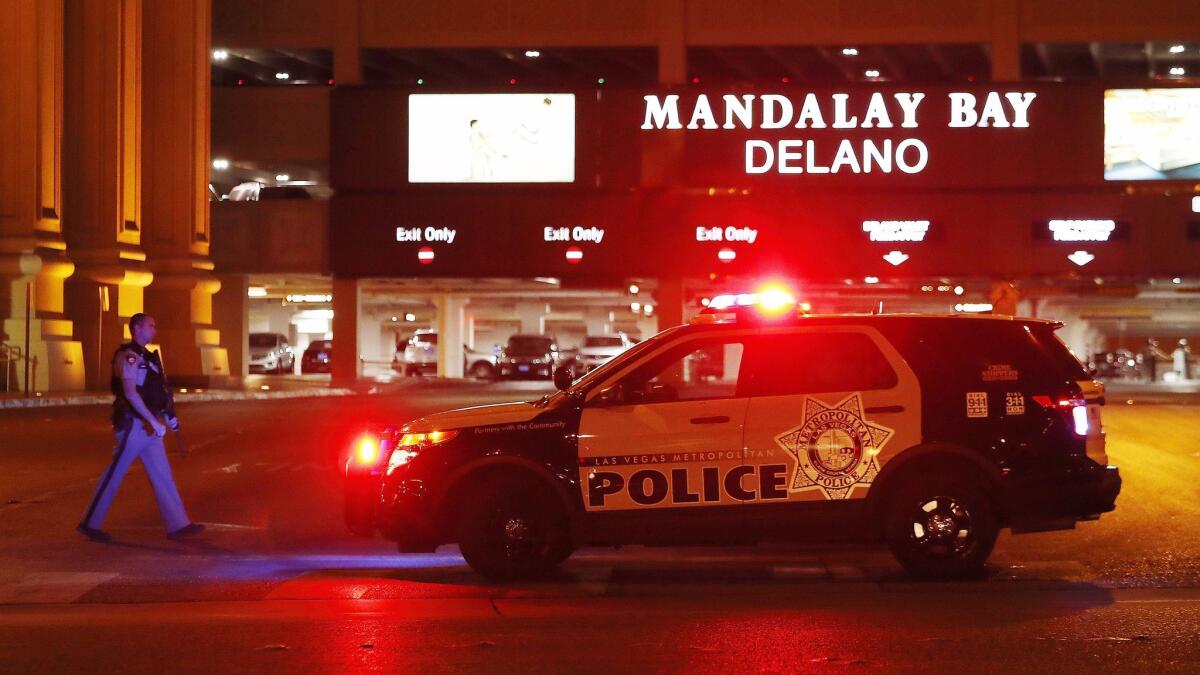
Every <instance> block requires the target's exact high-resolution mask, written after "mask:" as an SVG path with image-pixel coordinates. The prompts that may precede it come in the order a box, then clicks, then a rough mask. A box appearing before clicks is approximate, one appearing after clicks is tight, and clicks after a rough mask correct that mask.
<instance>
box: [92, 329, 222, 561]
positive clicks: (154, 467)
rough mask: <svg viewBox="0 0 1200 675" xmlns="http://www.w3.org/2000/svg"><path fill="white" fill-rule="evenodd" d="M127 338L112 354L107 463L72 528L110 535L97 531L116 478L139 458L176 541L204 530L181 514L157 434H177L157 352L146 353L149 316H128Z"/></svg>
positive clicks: (101, 536)
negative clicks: (111, 446) (112, 442)
mask: <svg viewBox="0 0 1200 675" xmlns="http://www.w3.org/2000/svg"><path fill="white" fill-rule="evenodd" d="M129 334H130V336H131V337H132V338H133V340H131V341H130V342H126V343H125V344H123V345H121V346H120V347H119V348H118V349H117V351H116V353H115V354H114V355H113V361H112V381H111V385H112V392H113V396H115V397H116V398H115V400H114V401H113V433H114V435H115V436H116V449H115V450H114V451H113V458H112V462H111V463H110V464H109V465H108V469H107V470H105V472H104V475H103V477H101V479H100V484H99V485H97V486H96V493H95V494H94V495H93V496H92V501H91V503H90V504H89V505H88V509H87V512H85V513H84V516H83V520H82V521H80V523H79V526H78V527H76V528H75V529H76V530H78V531H79V532H80V533H81V534H83V535H84V536H86V537H87V538H89V539H91V540H93V541H109V540H110V539H111V537H110V536H109V535H108V533H107V532H105V531H103V530H101V529H100V526H101V525H102V524H103V523H104V516H105V515H106V514H107V513H108V508H109V507H110V506H111V505H112V501H113V498H114V497H116V495H117V488H119V487H120V485H121V479H122V478H124V477H125V472H126V471H128V470H129V467H130V465H132V464H133V461H134V460H135V459H141V460H142V466H143V467H145V469H146V475H147V476H149V477H150V485H151V486H152V487H153V488H154V497H155V499H157V500H158V509H159V511H161V512H162V517H163V521H164V522H165V524H166V528H167V537H169V538H171V539H182V538H184V537H187V536H190V535H194V534H199V533H200V532H203V531H204V526H203V525H198V524H196V523H193V522H191V520H190V519H189V518H188V516H187V512H186V511H184V508H183V501H182V500H181V499H180V498H179V490H177V489H176V488H175V480H174V479H173V478H172V477H171V465H170V464H169V463H167V453H166V449H165V448H164V447H163V436H165V435H166V433H167V427H170V428H171V429H172V430H174V431H178V430H179V419H178V418H177V417H176V416H175V405H174V401H173V400H172V398H171V392H170V390H169V389H168V388H167V382H166V378H165V377H164V376H163V367H162V361H160V360H159V357H158V352H152V351H149V350H147V349H146V345H147V344H149V343H150V342H151V341H152V340H154V334H155V326H154V317H152V316H148V315H146V314H134V315H133V316H131V317H130V318H129Z"/></svg>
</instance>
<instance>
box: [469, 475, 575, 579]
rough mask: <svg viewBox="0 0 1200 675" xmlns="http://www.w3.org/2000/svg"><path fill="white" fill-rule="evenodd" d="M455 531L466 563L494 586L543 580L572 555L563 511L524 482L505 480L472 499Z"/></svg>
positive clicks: (555, 502)
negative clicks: (544, 576) (526, 580)
mask: <svg viewBox="0 0 1200 675" xmlns="http://www.w3.org/2000/svg"><path fill="white" fill-rule="evenodd" d="M458 531H459V536H458V540H459V547H460V548H461V549H462V554H463V558H465V559H466V561H467V564H468V565H470V566H471V568H472V569H474V570H475V571H476V572H478V573H479V574H480V575H482V576H483V577H485V578H487V579H490V580H493V581H510V580H515V579H527V578H532V577H537V576H542V575H545V574H547V573H548V572H550V571H551V570H553V569H554V567H555V566H556V565H558V564H559V563H561V562H562V561H563V560H565V559H566V558H567V556H569V555H570V554H571V548H570V540H569V537H568V533H567V524H566V514H565V513H563V509H562V506H561V505H560V504H559V503H558V501H557V499H556V498H555V497H554V495H551V494H549V493H548V492H547V491H546V490H544V489H541V488H540V486H533V485H530V484H528V483H527V482H521V481H504V482H501V483H498V484H495V485H493V486H492V488H491V489H489V490H485V491H483V492H481V493H479V494H477V495H474V497H473V498H472V499H471V500H470V501H469V502H468V503H467V504H464V505H463V510H462V512H461V514H460V518H459V527H458Z"/></svg>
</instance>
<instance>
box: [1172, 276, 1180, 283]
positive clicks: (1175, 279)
mask: <svg viewBox="0 0 1200 675" xmlns="http://www.w3.org/2000/svg"><path fill="white" fill-rule="evenodd" d="M1171 283H1173V284H1182V283H1183V279H1182V278H1180V277H1175V278H1173V279H1171Z"/></svg>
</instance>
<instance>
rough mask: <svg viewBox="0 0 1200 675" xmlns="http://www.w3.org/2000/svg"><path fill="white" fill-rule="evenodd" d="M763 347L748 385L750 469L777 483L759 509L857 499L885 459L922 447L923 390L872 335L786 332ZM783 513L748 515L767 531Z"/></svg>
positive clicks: (857, 330)
mask: <svg viewBox="0 0 1200 675" xmlns="http://www.w3.org/2000/svg"><path fill="white" fill-rule="evenodd" d="M760 340H761V342H760V343H758V344H756V348H755V349H754V350H753V352H752V353H753V359H752V362H751V363H748V364H747V369H748V373H747V375H746V377H747V382H746V386H745V387H744V390H745V391H746V392H747V393H748V394H749V395H750V403H749V406H748V408H747V412H746V433H745V445H746V461H747V463H749V464H752V465H755V466H756V469H755V471H756V472H757V473H764V474H765V473H770V474H772V475H775V474H779V475H781V476H782V478H783V482H782V485H780V489H778V490H773V491H770V492H766V491H763V492H760V494H759V495H758V498H757V499H756V500H755V502H756V503H761V504H765V503H770V502H784V503H789V504H791V503H804V504H808V505H812V503H824V504H832V503H846V502H851V501H855V500H861V498H863V497H865V496H866V494H867V491H868V490H869V489H870V486H871V483H872V482H873V481H874V479H875V476H876V475H877V474H878V473H879V470H880V468H882V466H883V465H884V464H886V463H887V461H888V459H889V458H891V457H893V456H895V455H896V454H897V453H899V452H901V451H902V450H904V449H905V448H909V447H912V446H914V445H916V444H917V443H919V442H920V439H921V395H920V384H919V383H918V381H917V378H916V375H915V374H914V373H913V371H912V369H911V368H910V367H909V366H908V364H907V363H906V362H905V361H904V359H903V358H902V357H901V356H900V354H899V353H898V352H897V351H896V350H895V348H894V347H892V345H891V343H889V342H888V341H887V340H886V339H885V338H884V337H883V336H882V335H880V334H879V333H878V332H877V331H875V330H874V329H872V328H867V327H857V326H845V327H841V326H837V327H824V328H792V329H786V330H779V331H775V332H773V333H767V334H764V335H762V336H760ZM788 512H789V510H788V509H784V510H780V509H778V507H776V508H773V509H771V510H769V511H763V512H762V513H761V514H760V515H761V517H759V516H750V515H748V517H747V520H748V526H750V527H751V529H753V528H756V527H759V528H763V529H770V527H771V526H772V525H779V524H781V523H782V522H783V519H786V517H787V515H788ZM792 515H795V514H792Z"/></svg>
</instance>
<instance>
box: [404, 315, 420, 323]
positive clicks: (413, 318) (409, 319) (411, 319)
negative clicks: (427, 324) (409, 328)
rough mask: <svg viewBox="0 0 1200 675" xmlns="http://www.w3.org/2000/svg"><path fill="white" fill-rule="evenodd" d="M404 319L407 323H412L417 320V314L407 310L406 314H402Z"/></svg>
mask: <svg viewBox="0 0 1200 675" xmlns="http://www.w3.org/2000/svg"><path fill="white" fill-rule="evenodd" d="M404 320H405V321H407V322H409V323H412V322H414V321H416V320H417V315H416V314H413V313H412V312H409V313H408V314H405V315H404Z"/></svg>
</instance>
